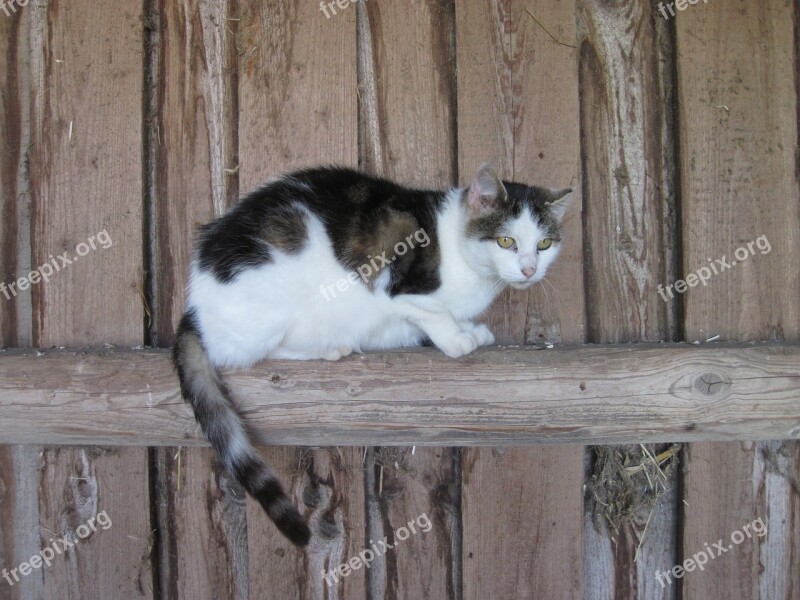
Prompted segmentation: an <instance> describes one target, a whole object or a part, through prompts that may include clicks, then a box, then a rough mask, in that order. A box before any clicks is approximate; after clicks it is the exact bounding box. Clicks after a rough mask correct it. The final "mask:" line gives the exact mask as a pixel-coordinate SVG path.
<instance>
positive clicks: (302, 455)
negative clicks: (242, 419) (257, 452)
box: [247, 447, 367, 600]
mask: <svg viewBox="0 0 800 600" xmlns="http://www.w3.org/2000/svg"><path fill="white" fill-rule="evenodd" d="M262 455H263V456H264V458H265V460H268V461H269V464H270V465H272V466H273V468H275V469H276V470H277V471H278V473H280V475H281V479H282V481H283V482H284V484H285V487H286V488H287V489H288V490H289V492H290V493H291V494H293V495H294V497H295V498H298V500H299V504H300V507H301V511H302V512H303V514H304V516H305V518H306V519H307V521H308V524H309V526H310V527H311V531H312V532H313V538H312V540H311V543H310V544H309V546H308V549H307V550H306V551H305V552H303V551H301V550H298V549H297V548H295V547H294V546H292V545H291V544H290V543H289V542H288V541H287V540H286V539H285V538H284V537H283V536H281V535H279V534H278V533H277V531H276V530H275V526H274V525H273V524H272V522H271V521H270V520H269V519H267V517H266V515H265V514H264V510H263V509H262V508H261V506H259V505H258V504H257V503H256V502H253V501H252V500H251V499H249V498H248V502H247V533H248V538H249V545H250V594H251V597H252V598H263V597H266V596H272V595H274V596H276V597H280V598H298V599H299V598H302V599H306V598H309V599H313V600H328V599H330V600H333V599H337V598H341V599H348V600H349V599H350V598H354V599H358V598H366V597H367V594H366V590H365V579H366V576H367V575H366V572H365V569H364V568H361V569H359V570H357V571H353V572H352V573H350V574H349V575H348V576H347V577H339V578H338V581H336V580H334V578H332V577H329V578H328V580H327V581H326V580H325V578H324V576H323V572H325V573H329V572H330V570H331V569H336V568H338V566H339V565H340V564H342V563H346V562H347V561H348V560H349V559H350V558H352V557H357V556H358V553H359V552H360V551H361V550H363V549H364V548H366V547H367V545H366V544H365V541H364V532H365V523H364V466H363V462H362V459H363V450H362V449H361V448H325V449H308V448H288V447H277V448H268V449H264V450H263V451H262ZM329 582H330V583H329Z"/></svg>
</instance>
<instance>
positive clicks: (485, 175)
mask: <svg viewBox="0 0 800 600" xmlns="http://www.w3.org/2000/svg"><path fill="white" fill-rule="evenodd" d="M505 201H506V188H505V187H504V186H503V182H502V181H501V180H500V177H498V175H497V172H496V171H495V170H494V168H493V167H492V166H491V165H487V164H484V165H481V167H480V168H479V169H478V172H477V173H475V177H473V179H472V184H471V185H470V186H469V192H468V193H467V203H468V205H469V209H470V212H471V213H472V214H473V215H481V214H485V213H487V212H492V211H495V210H497V209H498V208H500V207H501V205H502V204H503V203H504V202H505Z"/></svg>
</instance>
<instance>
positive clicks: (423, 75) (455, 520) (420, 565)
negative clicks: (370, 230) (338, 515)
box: [358, 0, 461, 599]
mask: <svg viewBox="0 0 800 600" xmlns="http://www.w3.org/2000/svg"><path fill="white" fill-rule="evenodd" d="M358 9H359V41H360V56H359V60H360V80H359V94H360V96H361V100H362V101H361V140H362V148H361V152H362V155H361V158H362V165H363V167H364V169H365V170H366V171H368V172H372V173H376V174H378V175H381V176H384V177H389V178H393V179H395V180H398V181H401V182H405V183H408V184H413V185H415V186H427V187H433V188H434V189H444V188H447V187H449V186H451V185H453V184H455V183H456V177H457V174H456V168H457V165H456V158H457V156H456V149H455V143H454V142H455V123H454V119H455V112H454V108H455V107H454V102H455V88H454V84H455V64H454V62H453V61H454V58H455V57H454V55H453V48H452V40H453V38H452V36H453V33H454V31H453V27H454V12H453V11H454V7H453V4H452V3H450V2H447V1H445V0H415V1H413V2H410V3H403V4H398V3H386V2H385V3H377V2H368V3H364V4H363V5H362V4H359V5H358ZM412 90H413V93H410V92H411V91H412ZM459 456H460V452H459V451H458V450H455V449H444V448H425V449H422V448H418V449H416V451H415V452H414V454H413V455H412V454H411V452H410V449H408V448H404V449H399V448H398V449H388V448H383V449H374V450H372V451H370V453H369V455H368V459H367V470H368V474H367V482H368V486H367V508H368V514H367V521H368V536H367V537H368V538H369V540H375V541H377V540H382V539H383V538H384V537H387V538H388V541H389V543H390V544H392V545H394V544H395V543H396V545H397V547H396V548H394V549H392V550H389V551H387V552H385V553H384V554H383V555H382V556H380V557H379V558H377V559H376V561H375V562H374V563H373V565H374V566H373V568H371V569H370V571H369V573H368V583H369V590H370V594H371V595H370V597H372V598H387V599H393V598H398V599H402V598H442V599H445V598H448V599H452V598H460V597H461V591H460V577H459V570H460V564H459V562H460V561H459V554H460V551H461V548H460V544H459V540H460V531H459V530H460V522H459V521H460V520H459V515H458V505H459V504H460V501H459V498H458V489H459V479H460V473H459V472H458V471H457V468H456V467H457V465H458V457H459ZM389 457H398V458H399V457H402V458H399V460H394V459H390V458H389ZM395 463H397V464H395ZM425 516H427V517H428V518H429V519H430V522H431V527H432V528H431V530H430V531H428V532H426V533H417V534H414V535H411V536H410V537H409V538H408V539H406V540H403V541H400V540H398V539H396V537H395V536H396V534H395V532H396V531H398V530H399V529H400V528H401V527H404V526H407V524H408V522H409V521H414V520H416V519H419V518H422V520H423V522H424V517H425ZM400 535H403V534H402V533H401V534H400Z"/></svg>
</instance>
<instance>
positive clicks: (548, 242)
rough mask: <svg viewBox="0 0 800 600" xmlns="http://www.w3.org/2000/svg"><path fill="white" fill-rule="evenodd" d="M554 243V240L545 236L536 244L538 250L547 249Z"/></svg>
mask: <svg viewBox="0 0 800 600" xmlns="http://www.w3.org/2000/svg"><path fill="white" fill-rule="evenodd" d="M552 245H553V240H550V239H548V238H544V239H543V240H541V241H540V242H539V243H538V244H536V249H537V250H547V249H548V248H549V247H550V246H552Z"/></svg>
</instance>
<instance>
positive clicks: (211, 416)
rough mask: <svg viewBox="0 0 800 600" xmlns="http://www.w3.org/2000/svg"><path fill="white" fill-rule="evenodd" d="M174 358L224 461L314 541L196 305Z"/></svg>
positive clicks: (274, 513)
mask: <svg viewBox="0 0 800 600" xmlns="http://www.w3.org/2000/svg"><path fill="white" fill-rule="evenodd" d="M172 360H173V361H174V363H175V367H176V369H177V370H178V378H179V379H180V383H181V393H182V394H183V398H184V399H185V400H186V401H188V402H189V403H190V404H191V405H192V408H193V409H194V414H195V417H196V418H197V421H198V422H199V423H200V427H201V428H202V429H203V433H204V434H205V436H206V438H208V441H209V442H211V446H212V447H213V448H214V450H215V451H216V453H217V456H218V457H219V459H220V460H221V461H222V464H223V465H225V468H226V469H227V470H228V471H229V472H230V473H231V474H233V476H234V477H236V479H237V480H238V481H239V483H241V484H242V486H243V487H244V489H245V490H247V492H248V493H249V494H250V495H251V496H253V497H254V498H255V499H256V500H258V501H259V503H260V504H261V506H263V507H264V510H265V511H266V512H267V515H269V518H270V519H272V520H273V521H274V522H275V525H276V526H277V527H278V529H280V531H281V532H282V533H283V534H284V535H285V536H286V537H287V538H289V540H290V541H291V542H292V543H294V544H296V545H298V546H305V545H306V544H308V541H309V539H310V538H311V531H310V530H309V528H308V525H306V523H305V521H304V520H303V517H302V516H301V515H300V512H299V511H298V510H297V508H295V506H294V505H293V504H292V503H291V501H290V500H289V497H288V496H287V495H286V493H285V492H284V491H283V487H281V484H280V482H279V481H278V479H277V477H276V476H275V474H274V473H273V472H272V470H271V469H270V468H269V467H268V466H267V465H266V463H264V461H263V460H262V459H261V457H260V456H259V455H258V453H257V452H256V450H255V448H254V447H253V442H252V440H251V439H250V436H249V434H248V432H247V428H246V427H245V424H244V421H243V419H242V417H241V415H240V414H239V411H238V409H237V408H236V405H235V404H234V403H233V401H232V400H231V397H230V393H229V392H228V388H227V386H226V385H225V382H224V381H223V380H222V377H221V376H220V374H219V371H218V370H217V368H216V367H215V366H214V365H213V364H212V363H211V360H210V359H209V357H208V353H207V352H206V349H205V347H204V346H203V343H202V340H201V337H200V330H199V328H198V326H197V318H196V316H195V314H194V312H193V311H191V310H190V311H188V312H186V314H184V315H183V318H182V319H181V322H180V325H179V326H178V330H177V333H176V336H175V346H174V348H173V350H172Z"/></svg>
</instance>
